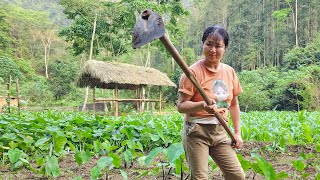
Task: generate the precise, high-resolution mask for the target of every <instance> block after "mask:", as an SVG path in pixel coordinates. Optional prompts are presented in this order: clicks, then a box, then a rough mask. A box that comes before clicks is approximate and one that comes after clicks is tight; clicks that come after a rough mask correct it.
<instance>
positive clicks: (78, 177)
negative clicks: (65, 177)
mask: <svg viewBox="0 0 320 180" xmlns="http://www.w3.org/2000/svg"><path fill="white" fill-rule="evenodd" d="M72 180H83V178H82V177H81V176H77V177H75V178H73V179H72Z"/></svg>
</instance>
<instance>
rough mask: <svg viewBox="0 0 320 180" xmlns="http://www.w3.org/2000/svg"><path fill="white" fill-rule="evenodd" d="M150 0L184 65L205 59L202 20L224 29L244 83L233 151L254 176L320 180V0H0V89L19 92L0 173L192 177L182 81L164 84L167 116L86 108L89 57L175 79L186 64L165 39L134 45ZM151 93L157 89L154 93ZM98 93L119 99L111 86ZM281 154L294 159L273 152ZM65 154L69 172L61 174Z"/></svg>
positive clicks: (228, 57)
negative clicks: (84, 74)
mask: <svg viewBox="0 0 320 180" xmlns="http://www.w3.org/2000/svg"><path fill="white" fill-rule="evenodd" d="M145 9H152V10H153V11H155V12H157V13H158V14H160V15H161V16H162V17H163V20H164V24H165V29H166V33H167V35H168V37H170V40H171V41H172V43H173V44H174V46H175V47H176V48H177V50H178V52H179V53H180V54H181V56H182V57H183V59H184V60H185V62H186V63H187V65H191V64H193V63H195V62H196V61H197V60H198V59H199V58H200V57H201V56H202V42H201V37H202V34H203V31H204V29H205V28H206V27H208V26H210V25H220V26H222V27H224V28H225V29H226V30H227V31H228V33H229V36H230V44H229V46H228V48H227V49H226V53H225V55H224V58H223V63H225V64H228V65H230V66H231V67H233V68H234V69H235V71H236V73H237V75H238V77H239V80H240V83H241V86H242V88H243V93H242V94H241V95H240V96H239V102H240V110H241V119H243V120H242V121H243V122H242V123H243V124H242V127H241V131H242V136H243V139H244V140H245V141H246V144H245V148H246V149H247V150H240V151H239V152H237V154H238V158H239V160H240V162H241V165H242V167H243V169H244V170H245V171H246V174H247V176H246V177H247V179H259V178H260V179H290V178H291V179H303V178H305V179H320V173H319V172H320V162H319V158H320V157H319V152H320V135H319V134H320V131H319V129H320V122H319V120H320V114H319V112H320V11H319V9H320V1H319V0H308V1H307V0H300V1H298V0H247V1H244V0H237V1H236V0H221V1H217V0H135V1H132V0H95V1H91V0H0V97H7V96H11V97H15V96H18V95H19V97H20V101H21V102H20V105H21V108H22V111H21V112H20V109H19V112H18V110H17V109H16V108H15V107H10V106H6V105H4V106H3V107H2V110H1V111H0V134H1V138H0V155H1V157H0V160H1V161H2V165H0V170H1V172H0V177H1V178H3V179H17V177H19V176H20V175H21V174H23V173H24V171H25V169H26V171H28V173H27V175H26V176H24V178H25V179H27V178H30V177H31V178H49V179H50V178H53V177H54V178H57V177H61V178H62V179H63V178H65V179H82V178H83V179H99V178H103V179H119V178H120V179H121V178H122V179H144V178H146V179H148V178H149V179H150V178H156V179H169V178H177V179H179V178H180V179H185V178H187V177H188V167H187V165H186V164H185V163H183V162H185V156H184V154H183V148H182V145H181V137H180V130H181V125H182V122H183V115H182V114H179V113H178V112H177V110H176V103H177V98H178V89H177V88H176V87H164V89H163V98H164V99H163V101H164V103H163V111H164V113H165V115H159V114H154V115H152V113H153V112H145V113H139V112H135V109H134V107H133V106H132V104H125V103H122V104H121V106H120V111H121V112H122V113H123V116H121V117H112V116H109V115H112V113H113V110H112V109H111V110H110V111H111V112H108V115H105V116H104V115H102V116H100V115H93V114H92V113H91V112H79V109H80V107H81V106H82V105H83V103H84V102H85V99H86V98H85V97H88V96H89V97H88V99H89V100H88V101H89V102H88V103H90V99H92V98H93V97H92V93H91V91H92V90H91V89H89V90H88V89H86V88H80V87H78V86H77V83H76V81H77V79H78V77H79V73H80V71H81V69H82V68H83V67H84V64H85V63H86V62H87V61H88V60H91V59H94V60H99V61H106V62H118V63H128V64H132V65H137V66H143V67H150V68H155V69H157V70H159V71H161V72H164V73H166V74H167V75H168V77H169V78H170V79H171V81H172V82H174V83H175V84H176V85H178V83H179V79H180V76H181V74H182V70H181V69H180V67H179V66H178V65H177V64H176V62H175V61H174V59H173V58H172V57H171V55H170V54H169V52H168V51H167V50H166V49H165V47H164V46H163V44H161V42H160V41H159V40H155V41H152V42H151V43H149V44H147V45H145V46H143V47H142V48H139V49H133V48H132V30H133V27H134V25H135V23H136V21H137V20H138V19H139V17H140V15H141V12H142V11H143V10H145ZM93 34H94V36H93ZM17 80H18V84H19V94H17V91H16V88H15V83H16V81H17ZM8 87H11V88H10V89H8ZM88 91H89V93H88ZM120 91H121V90H120ZM146 91H147V94H148V95H149V96H150V98H152V96H154V95H153V94H156V93H157V89H156V88H153V87H148V88H147V89H146ZM87 93H88V94H87ZM96 94H97V96H99V97H113V96H114V93H113V91H112V90H106V89H97V91H96ZM120 94H121V95H122V96H125V97H131V96H132V93H131V92H127V91H123V92H121V93H120ZM157 106H158V105H157ZM70 110H71V112H70ZM167 114H168V115H167ZM268 120H269V121H270V122H269V123H268ZM157 121H161V122H157ZM169 121H172V122H169ZM257 121H258V122H257ZM263 122H264V123H265V124H268V125H270V126H267V125H264V124H263ZM126 123H127V124H126ZM141 123H148V124H149V125H150V127H153V129H152V130H150V129H146V128H143V125H141ZM72 125H73V126H72ZM229 125H230V127H231V128H232V125H231V124H229ZM103 127H105V128H103ZM108 130H109V132H111V133H110V134H112V135H113V136H110V134H108V133H106V132H104V131H108ZM177 132H179V133H177ZM245 148H244V149H245ZM258 149H260V150H258ZM107 154H108V155H107ZM288 157H290V158H288ZM282 158H283V159H286V158H287V159H290V161H285V160H283V161H284V162H278V161H277V160H278V159H282ZM34 159H36V161H35V160H34ZM66 161H72V162H74V169H69V170H68V172H62V170H63V166H65V165H66V164H68V162H66ZM210 162H211V161H210ZM284 164H286V165H284ZM140 166H142V167H143V168H141V169H140ZM210 166H211V167H212V174H210V176H211V177H213V178H218V179H219V178H222V174H221V172H220V171H219V170H218V169H219V168H217V166H216V165H215V164H214V162H213V161H212V162H211V164H210ZM79 169H82V170H83V171H85V172H87V173H84V174H81V172H80V170H79ZM108 175H109V177H108ZM183 176H185V177H183ZM1 178H0V179H1Z"/></svg>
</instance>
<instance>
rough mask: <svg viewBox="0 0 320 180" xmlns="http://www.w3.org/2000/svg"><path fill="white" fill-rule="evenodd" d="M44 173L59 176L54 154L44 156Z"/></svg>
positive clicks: (56, 159)
mask: <svg viewBox="0 0 320 180" xmlns="http://www.w3.org/2000/svg"><path fill="white" fill-rule="evenodd" d="M46 160H47V162H46V174H47V175H48V176H53V177H59V176H60V168H59V164H58V158H57V157H56V156H46Z"/></svg>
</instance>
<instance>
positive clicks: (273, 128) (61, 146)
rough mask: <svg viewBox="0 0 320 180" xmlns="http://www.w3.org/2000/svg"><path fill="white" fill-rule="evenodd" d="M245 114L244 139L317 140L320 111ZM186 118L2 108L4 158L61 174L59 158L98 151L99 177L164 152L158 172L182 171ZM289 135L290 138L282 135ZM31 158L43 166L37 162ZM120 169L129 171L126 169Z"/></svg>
mask: <svg viewBox="0 0 320 180" xmlns="http://www.w3.org/2000/svg"><path fill="white" fill-rule="evenodd" d="M241 118H242V123H243V124H242V133H243V134H242V135H243V137H244V139H245V140H258V141H274V142H275V143H278V144H279V145H281V146H282V147H283V146H285V145H287V144H310V143H315V144H319V124H320V122H319V119H320V118H319V113H309V112H306V111H301V112H299V113H290V112H252V113H245V114H242V115H241ZM311 122H312V123H311ZM182 124H183V116H182V115H181V114H178V113H173V114H170V115H154V114H151V113H144V114H132V115H128V116H122V117H118V118H115V117H103V116H95V115H91V114H84V113H79V112H55V111H47V112H34V113H30V112H24V113H22V115H21V116H18V115H15V114H9V115H8V114H1V115H0V135H1V136H0V157H2V162H3V164H4V163H5V162H8V161H9V162H10V164H11V169H12V170H14V169H17V168H19V167H21V166H26V167H28V168H29V169H30V170H32V171H34V172H36V173H40V174H44V175H46V176H53V177H58V176H59V175H60V169H59V164H58V162H59V158H61V157H63V156H65V155H68V154H71V155H73V157H74V159H75V161H76V162H77V163H78V165H79V166H80V165H82V164H83V163H87V162H89V161H90V159H91V157H92V156H97V157H101V158H100V159H99V160H98V161H97V165H96V166H94V168H92V170H91V178H92V179H97V178H98V177H101V176H102V174H103V173H106V174H108V172H109V170H111V169H112V168H114V167H115V168H119V167H121V166H125V167H126V166H130V164H132V162H133V161H138V162H139V164H141V165H145V166H146V165H149V164H150V163H151V162H152V161H153V159H154V158H155V157H156V156H158V155H159V154H161V153H162V154H163V155H164V156H165V158H166V160H165V161H163V162H161V163H160V164H158V167H157V168H155V172H158V171H160V170H161V169H162V171H163V168H164V167H173V168H174V169H175V173H176V174H180V175H183V173H181V172H182V171H184V170H186V169H187V167H186V166H185V164H184V163H183V160H182V159H183V158H184V157H183V156H184V154H183V148H182V145H181V143H180V142H181V128H182ZM289 135H290V137H291V139H292V141H284V140H283V139H281V136H284V137H285V138H288V136H289ZM317 147H318V146H317ZM146 153H147V155H146ZM6 157H8V158H7V159H6ZM252 157H254V158H255V160H256V161H257V162H259V161H261V162H262V163H260V164H259V163H258V165H259V166H257V165H255V166H254V165H252V166H250V167H252V168H253V169H255V170H256V171H257V172H258V173H260V174H264V173H265V172H264V171H263V170H262V169H261V167H262V165H263V164H267V165H268V163H266V162H264V161H263V159H262V158H261V157H258V156H256V155H254V156H252ZM240 159H241V158H240ZM30 162H35V164H36V165H37V166H39V167H40V168H39V169H38V168H34V167H33V166H32V165H31V164H30ZM241 162H242V164H243V162H245V161H241ZM245 164H248V163H244V164H243V166H244V165H245ZM300 164H301V163H300ZM268 166H270V165H268ZM254 167H255V168H254ZM257 167H259V168H257ZM262 168H263V167H262ZM269 169H270V168H269ZM163 172H164V171H163ZM147 173H149V172H146V174H147ZM268 173H269V172H268ZM121 174H122V175H123V177H126V176H127V175H126V174H125V172H124V171H121ZM146 174H144V175H146ZM142 175H143V174H142ZM281 175H282V176H284V175H285V174H280V175H279V176H280V177H281Z"/></svg>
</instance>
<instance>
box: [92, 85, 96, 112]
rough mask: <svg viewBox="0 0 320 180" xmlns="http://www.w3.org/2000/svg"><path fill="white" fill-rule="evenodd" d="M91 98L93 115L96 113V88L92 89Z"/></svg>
mask: <svg viewBox="0 0 320 180" xmlns="http://www.w3.org/2000/svg"><path fill="white" fill-rule="evenodd" d="M92 93H93V98H92V100H93V101H92V110H93V114H94V113H96V87H95V86H94V87H93V92H92Z"/></svg>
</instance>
